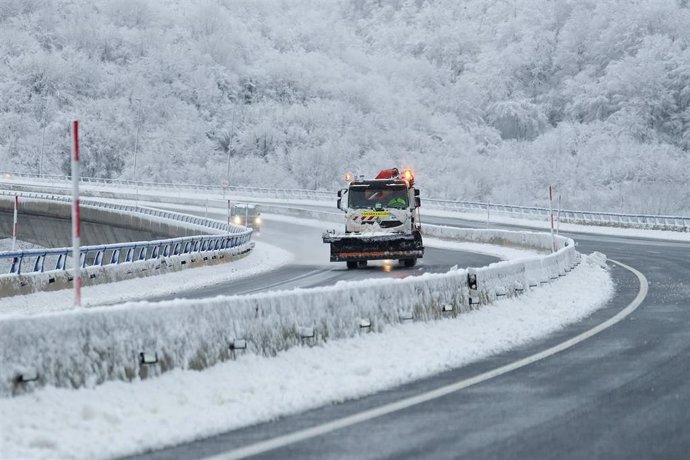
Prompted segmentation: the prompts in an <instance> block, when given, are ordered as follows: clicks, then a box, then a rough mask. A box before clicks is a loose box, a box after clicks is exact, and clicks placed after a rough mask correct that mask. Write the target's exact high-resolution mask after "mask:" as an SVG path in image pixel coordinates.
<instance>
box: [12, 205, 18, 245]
mask: <svg viewBox="0 0 690 460" xmlns="http://www.w3.org/2000/svg"><path fill="white" fill-rule="evenodd" d="M18 209H19V195H17V194H16V193H15V194H14V219H13V220H12V251H14V247H15V246H16V244H17V210H18Z"/></svg>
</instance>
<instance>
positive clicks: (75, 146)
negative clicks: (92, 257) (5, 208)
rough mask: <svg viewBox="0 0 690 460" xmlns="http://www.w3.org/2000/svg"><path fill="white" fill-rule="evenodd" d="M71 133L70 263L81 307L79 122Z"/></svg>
mask: <svg viewBox="0 0 690 460" xmlns="http://www.w3.org/2000/svg"><path fill="white" fill-rule="evenodd" d="M70 130H71V131H72V263H73V264H74V265H73V268H74V306H75V307H80V306H81V256H80V254H79V252H80V251H79V246H80V238H81V224H80V218H81V216H80V215H79V122H78V121H77V120H74V121H73V122H72V123H71V126H70Z"/></svg>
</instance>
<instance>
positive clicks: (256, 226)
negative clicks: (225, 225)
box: [230, 203, 261, 232]
mask: <svg viewBox="0 0 690 460" xmlns="http://www.w3.org/2000/svg"><path fill="white" fill-rule="evenodd" d="M230 222H231V223H233V224H235V225H242V226H244V227H249V228H251V229H253V230H255V231H257V232H259V231H261V211H260V209H259V206H257V205H255V204H248V203H238V204H236V205H234V206H233V207H232V209H231V210H230Z"/></svg>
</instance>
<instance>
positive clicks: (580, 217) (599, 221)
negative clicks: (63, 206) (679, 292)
mask: <svg viewBox="0 0 690 460" xmlns="http://www.w3.org/2000/svg"><path fill="white" fill-rule="evenodd" d="M13 176H17V177H27V178H32V179H34V180H37V181H45V182H48V183H54V182H55V181H66V180H68V177H67V176H45V175H44V176H43V177H38V176H37V175H35V174H26V173H14V172H0V179H1V178H2V177H5V178H11V177H13ZM82 182H83V183H84V184H95V185H125V186H136V187H140V188H149V189H175V190H196V191H212V192H219V193H225V192H234V193H246V194H247V195H250V196H255V197H263V198H276V199H282V200H285V199H290V198H292V199H302V200H331V199H333V197H334V196H335V194H334V192H331V191H326V190H303V189H278V188H264V187H243V186H227V187H223V186H220V185H204V184H185V183H166V182H146V181H130V180H121V179H101V178H92V177H84V178H82ZM424 204H425V205H426V206H427V207H429V208H432V209H438V210H448V211H456V212H475V213H476V212H483V213H486V212H487V210H488V211H490V212H491V213H493V214H501V215H505V216H509V217H517V218H523V219H525V218H526V219H545V218H546V217H547V216H548V215H549V212H550V211H549V208H546V207H538V206H517V205H506V204H494V203H484V202H479V201H454V200H443V199H437V198H426V199H425V200H424ZM559 217H560V222H563V223H574V224H585V225H599V226H613V227H625V228H643V229H658V230H672V231H684V232H687V231H690V217H686V216H670V215H651V214H626V213H613V212H598V211H578V210H573V209H561V210H560V213H559Z"/></svg>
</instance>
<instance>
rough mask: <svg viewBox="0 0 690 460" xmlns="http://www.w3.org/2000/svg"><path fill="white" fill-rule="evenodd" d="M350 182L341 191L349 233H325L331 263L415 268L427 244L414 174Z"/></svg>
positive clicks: (389, 173) (387, 173)
mask: <svg viewBox="0 0 690 460" xmlns="http://www.w3.org/2000/svg"><path fill="white" fill-rule="evenodd" d="M346 178H347V177H346ZM347 179H349V180H348V182H349V183H348V187H347V188H345V189H342V190H340V191H338V209H340V210H342V211H344V212H345V213H346V218H345V233H337V232H336V231H335V230H333V231H329V232H326V233H324V234H323V242H324V243H328V244H330V245H331V262H346V263H347V268H349V269H353V268H357V267H358V266H364V265H366V263H367V261H368V260H385V259H397V260H399V261H400V263H401V264H403V265H404V266H406V267H413V266H414V265H415V264H416V263H417V259H419V258H421V257H423V256H424V244H423V242H422V233H421V222H420V214H419V207H420V205H421V200H420V198H419V190H418V189H417V188H415V186H414V174H413V173H412V171H411V170H409V169H407V170H403V171H402V172H401V171H399V170H398V169H397V168H392V169H385V170H383V171H381V172H379V174H378V175H377V176H376V178H374V179H370V180H365V179H364V178H360V179H355V180H351V178H347Z"/></svg>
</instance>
